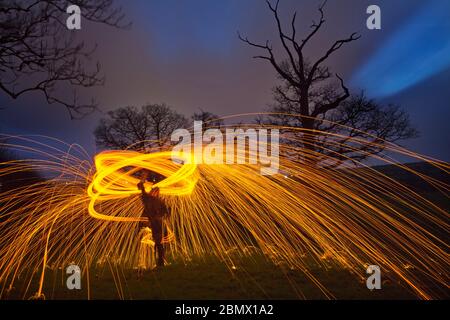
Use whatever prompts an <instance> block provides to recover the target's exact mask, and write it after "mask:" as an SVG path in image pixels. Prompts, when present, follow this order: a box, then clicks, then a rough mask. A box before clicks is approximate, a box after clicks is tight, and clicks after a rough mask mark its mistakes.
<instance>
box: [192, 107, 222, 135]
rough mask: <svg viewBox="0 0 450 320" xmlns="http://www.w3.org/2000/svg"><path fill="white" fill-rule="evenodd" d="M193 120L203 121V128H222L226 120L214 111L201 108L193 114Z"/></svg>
mask: <svg viewBox="0 0 450 320" xmlns="http://www.w3.org/2000/svg"><path fill="white" fill-rule="evenodd" d="M192 120H195V121H202V122H203V130H208V129H220V128H222V127H223V126H224V121H223V120H222V119H220V117H219V116H218V115H216V114H214V113H211V112H209V111H205V110H203V109H200V111H199V112H195V113H194V114H193V115H192Z"/></svg>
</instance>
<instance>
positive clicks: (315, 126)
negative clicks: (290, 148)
mask: <svg viewBox="0 0 450 320" xmlns="http://www.w3.org/2000/svg"><path fill="white" fill-rule="evenodd" d="M266 2H267V5H268V7H269V10H270V11H271V12H272V13H273V16H274V18H275V21H276V26H277V30H278V36H279V39H280V42H281V46H282V50H283V52H284V56H283V58H281V59H277V57H276V56H275V55H276V54H275V52H274V49H273V47H272V45H271V44H270V42H269V41H266V42H265V43H263V44H260V43H255V42H252V41H250V40H249V39H248V38H246V37H242V36H241V35H240V34H239V38H240V40H242V41H243V42H245V43H246V44H248V45H250V46H252V47H255V48H258V49H260V50H263V51H264V52H265V53H266V54H265V55H257V56H255V57H254V58H256V59H262V60H265V61H267V62H269V63H270V64H271V65H272V67H273V68H274V69H275V71H276V72H277V75H278V78H279V80H280V82H281V83H280V84H279V85H277V86H275V88H274V89H273V95H274V100H275V103H274V104H273V105H272V106H271V107H270V108H269V110H268V111H269V112H271V113H274V114H273V115H272V116H269V117H266V118H264V119H259V121H260V122H262V123H268V124H276V125H281V126H290V127H294V128H297V129H300V130H284V134H285V135H286V136H289V140H288V141H289V142H290V143H291V144H294V145H297V146H299V147H303V148H304V149H305V150H306V151H307V152H309V153H310V154H314V155H315V158H316V159H317V160H318V162H320V160H321V157H323V158H322V159H330V157H331V158H332V159H334V161H331V163H330V161H328V162H327V165H331V166H337V165H339V164H341V163H342V162H343V161H346V160H353V161H361V160H364V159H365V158H366V157H368V156H369V155H371V154H376V153H380V152H381V151H383V149H384V146H385V143H386V141H390V142H393V141H397V140H400V139H405V138H410V137H413V136H415V135H416V134H417V132H416V130H415V129H414V128H412V126H411V124H410V121H409V118H408V115H407V114H406V113H405V112H404V111H402V110H401V109H400V108H399V107H397V106H387V107H384V106H380V105H378V104H377V103H376V102H375V101H373V100H370V99H368V98H366V97H365V96H364V94H363V93H361V94H359V95H354V96H352V95H351V94H350V91H349V89H348V88H347V87H346V86H345V83H344V80H343V79H342V78H341V77H340V76H339V75H338V74H335V75H333V74H332V72H331V69H330V68H329V67H328V66H327V65H325V63H326V61H327V60H328V59H329V58H330V57H331V56H332V55H333V54H335V53H336V52H337V51H338V50H339V49H341V48H342V47H343V46H344V45H346V44H349V43H351V42H353V41H356V40H358V39H359V38H360V36H359V35H357V34H356V33H352V34H350V35H349V36H348V37H345V38H342V39H339V40H336V41H335V42H334V43H332V44H331V46H329V47H328V49H326V50H325V51H324V53H323V54H322V55H320V56H319V57H317V58H316V59H314V60H312V59H308V58H307V57H306V56H305V53H304V51H305V47H306V46H307V45H308V44H309V43H310V40H311V39H312V38H313V37H314V36H316V35H317V34H318V31H319V30H320V29H321V28H322V27H323V25H324V23H325V18H324V7H325V4H326V2H324V3H323V4H322V5H320V6H319V8H318V10H319V20H318V21H313V23H312V25H311V31H310V32H309V33H308V34H307V35H306V36H305V37H304V38H303V39H299V38H298V34H297V32H296V13H294V15H293V17H292V20H291V21H290V29H291V30H290V32H289V34H288V33H287V32H285V31H284V30H283V27H282V22H281V18H280V16H279V13H278V4H279V1H277V2H276V3H275V5H273V4H272V3H271V2H270V1H266ZM294 141H295V142H294ZM355 141H358V142H357V143H355ZM363 141H364V142H363Z"/></svg>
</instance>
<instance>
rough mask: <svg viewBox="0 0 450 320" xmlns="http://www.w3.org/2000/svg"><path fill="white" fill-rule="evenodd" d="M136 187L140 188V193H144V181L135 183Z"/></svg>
mask: <svg viewBox="0 0 450 320" xmlns="http://www.w3.org/2000/svg"><path fill="white" fill-rule="evenodd" d="M137 187H138V189H139V190H141V192H142V194H145V186H144V181H140V182H139V183H138V185H137Z"/></svg>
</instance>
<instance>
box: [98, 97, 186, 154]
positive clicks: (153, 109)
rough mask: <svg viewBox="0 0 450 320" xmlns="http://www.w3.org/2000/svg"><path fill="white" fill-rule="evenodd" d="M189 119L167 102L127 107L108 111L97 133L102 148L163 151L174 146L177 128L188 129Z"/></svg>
mask: <svg viewBox="0 0 450 320" xmlns="http://www.w3.org/2000/svg"><path fill="white" fill-rule="evenodd" d="M186 126H187V119H186V118H185V117H184V116H183V115H181V114H179V113H177V112H175V111H174V110H172V109H171V108H170V107H168V106H167V105H165V104H151V105H145V106H142V107H141V108H140V109H138V108H136V107H124V108H119V109H116V110H114V111H110V112H108V117H107V118H105V119H101V120H100V123H99V125H98V126H97V128H96V129H95V132H94V135H95V139H96V143H97V145H98V146H99V147H106V148H111V149H133V150H139V151H149V150H151V149H155V148H157V149H159V150H162V149H164V147H166V146H168V145H170V143H171V141H170V136H171V134H172V132H173V131H174V130H175V129H179V128H185V127H186Z"/></svg>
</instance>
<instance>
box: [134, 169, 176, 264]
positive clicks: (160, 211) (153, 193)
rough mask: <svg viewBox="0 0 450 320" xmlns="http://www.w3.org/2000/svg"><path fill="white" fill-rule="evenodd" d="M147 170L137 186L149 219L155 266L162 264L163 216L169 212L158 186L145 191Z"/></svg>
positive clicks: (145, 214)
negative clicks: (155, 257)
mask: <svg viewBox="0 0 450 320" xmlns="http://www.w3.org/2000/svg"><path fill="white" fill-rule="evenodd" d="M147 177H148V172H146V173H144V175H143V176H142V178H141V181H140V182H139V183H138V185H137V186H138V188H139V190H141V199H142V204H143V206H144V211H143V215H144V216H145V217H147V218H148V219H149V221H150V228H151V230H152V237H153V241H154V242H155V253H156V255H157V266H158V267H163V266H164V251H165V250H164V245H163V243H162V238H163V236H164V225H163V223H164V218H165V217H166V216H167V215H168V214H169V212H168V209H167V207H166V204H165V203H164V201H163V200H162V199H161V198H160V196H159V188H158V187H155V188H152V189H151V190H150V192H148V193H147V192H146V191H145V187H144V182H145V181H146V180H147Z"/></svg>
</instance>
